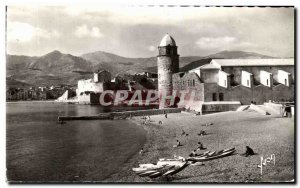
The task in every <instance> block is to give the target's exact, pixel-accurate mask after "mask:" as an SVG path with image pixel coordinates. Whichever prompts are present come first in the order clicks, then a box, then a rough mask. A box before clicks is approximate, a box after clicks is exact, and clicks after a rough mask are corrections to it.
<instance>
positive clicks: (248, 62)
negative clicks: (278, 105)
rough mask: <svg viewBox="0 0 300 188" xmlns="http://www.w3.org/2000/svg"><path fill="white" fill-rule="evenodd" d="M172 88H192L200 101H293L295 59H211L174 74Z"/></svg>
mask: <svg viewBox="0 0 300 188" xmlns="http://www.w3.org/2000/svg"><path fill="white" fill-rule="evenodd" d="M173 89H174V90H195V91H196V92H195V93H196V96H195V100H198V101H203V102H213V101H224V102H223V103H226V101H227V102H228V103H229V101H237V102H240V103H241V104H250V103H256V104H263V103H264V102H266V101H269V100H272V101H294V59H211V60H210V63H208V64H204V65H201V66H199V67H195V68H193V69H191V70H189V71H187V72H180V73H177V74H173Z"/></svg>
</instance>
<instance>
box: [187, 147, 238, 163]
mask: <svg viewBox="0 0 300 188" xmlns="http://www.w3.org/2000/svg"><path fill="white" fill-rule="evenodd" d="M234 152H235V148H230V149H226V150H221V151H218V152H216V151H213V152H210V151H208V152H205V153H203V154H199V155H198V156H195V157H188V158H187V159H186V160H187V161H192V162H204V161H210V160H213V159H218V158H222V157H226V156H229V155H232V154H233V153H234Z"/></svg>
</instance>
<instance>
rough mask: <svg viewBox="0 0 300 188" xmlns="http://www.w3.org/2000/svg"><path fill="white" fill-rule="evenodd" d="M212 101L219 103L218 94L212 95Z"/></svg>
mask: <svg viewBox="0 0 300 188" xmlns="http://www.w3.org/2000/svg"><path fill="white" fill-rule="evenodd" d="M212 100H213V101H217V94H216V93H213V94H212Z"/></svg>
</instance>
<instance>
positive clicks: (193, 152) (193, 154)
mask: <svg viewBox="0 0 300 188" xmlns="http://www.w3.org/2000/svg"><path fill="white" fill-rule="evenodd" d="M196 151H197V150H194V151H192V153H190V155H189V156H190V157H195V156H196Z"/></svg>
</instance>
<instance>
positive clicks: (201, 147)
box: [197, 142, 206, 150]
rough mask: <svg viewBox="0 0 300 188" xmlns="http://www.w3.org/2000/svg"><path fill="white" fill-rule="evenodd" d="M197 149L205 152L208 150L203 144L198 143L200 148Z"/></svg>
mask: <svg viewBox="0 0 300 188" xmlns="http://www.w3.org/2000/svg"><path fill="white" fill-rule="evenodd" d="M197 149H200V150H205V149H206V148H204V147H203V144H202V142H198V148H197Z"/></svg>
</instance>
